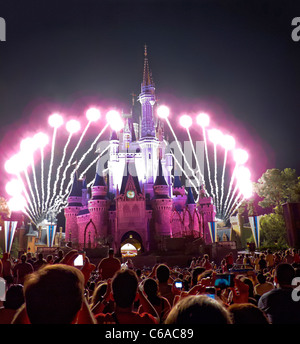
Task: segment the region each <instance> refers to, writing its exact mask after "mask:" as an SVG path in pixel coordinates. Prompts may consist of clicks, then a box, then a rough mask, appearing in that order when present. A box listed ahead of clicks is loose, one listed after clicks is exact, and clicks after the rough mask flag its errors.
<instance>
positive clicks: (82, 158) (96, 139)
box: [63, 123, 109, 198]
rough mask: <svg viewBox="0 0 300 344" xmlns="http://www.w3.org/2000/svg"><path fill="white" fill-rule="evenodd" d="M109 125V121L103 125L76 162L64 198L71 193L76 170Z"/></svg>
mask: <svg viewBox="0 0 300 344" xmlns="http://www.w3.org/2000/svg"><path fill="white" fill-rule="evenodd" d="M108 126H109V124H108V123H106V125H105V126H104V127H103V129H102V130H101V132H100V133H99V134H98V136H97V137H96V138H95V140H94V141H93V142H92V144H91V146H90V148H89V149H88V150H87V151H86V152H85V153H84V154H83V156H82V157H81V159H80V160H79V162H78V163H77V164H76V167H75V168H74V170H73V171H72V173H71V175H70V181H69V184H68V186H67V188H66V192H65V194H64V195H63V198H65V197H66V196H67V195H68V194H69V189H70V187H71V186H72V183H73V177H74V174H75V172H76V171H77V170H78V168H79V167H80V165H81V164H82V162H83V161H84V159H85V158H86V156H87V155H88V153H90V152H91V150H92V149H93V147H94V146H95V144H96V143H97V142H98V140H99V139H100V137H101V136H102V134H103V133H104V132H105V130H106V129H107V127H108Z"/></svg>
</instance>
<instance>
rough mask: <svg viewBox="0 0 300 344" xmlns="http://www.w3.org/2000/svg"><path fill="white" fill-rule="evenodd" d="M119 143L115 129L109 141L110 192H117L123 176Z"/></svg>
mask: <svg viewBox="0 0 300 344" xmlns="http://www.w3.org/2000/svg"><path fill="white" fill-rule="evenodd" d="M119 145H120V141H119V139H118V136H117V133H116V131H115V130H113V132H112V134H111V137H110V142H109V147H110V148H109V161H108V165H107V167H108V170H109V182H108V184H109V192H111V193H115V192H116V190H117V186H118V182H119V183H120V182H121V176H120V177H119V178H117V177H118V176H119V174H120V173H118V171H119V155H118V154H119Z"/></svg>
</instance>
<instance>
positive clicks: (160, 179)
mask: <svg viewBox="0 0 300 344" xmlns="http://www.w3.org/2000/svg"><path fill="white" fill-rule="evenodd" d="M154 185H168V184H167V182H166V179H165V177H164V175H163V171H162V164H161V159H159V160H158V174H157V177H156V179H155V183H154Z"/></svg>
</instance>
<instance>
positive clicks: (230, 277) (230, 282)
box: [215, 274, 234, 289]
mask: <svg viewBox="0 0 300 344" xmlns="http://www.w3.org/2000/svg"><path fill="white" fill-rule="evenodd" d="M233 286H234V274H217V275H216V280H215V287H216V288H220V289H226V288H230V287H233Z"/></svg>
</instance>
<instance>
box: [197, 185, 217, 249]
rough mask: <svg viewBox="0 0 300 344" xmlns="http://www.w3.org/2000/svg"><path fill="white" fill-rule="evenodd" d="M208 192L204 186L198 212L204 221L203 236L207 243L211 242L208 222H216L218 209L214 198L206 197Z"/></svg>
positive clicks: (201, 190)
mask: <svg viewBox="0 0 300 344" xmlns="http://www.w3.org/2000/svg"><path fill="white" fill-rule="evenodd" d="M205 195H206V192H205V189H204V186H203V185H202V186H201V189H200V195H199V199H198V210H199V213H200V214H201V216H202V219H203V228H202V231H203V236H204V239H205V242H206V243H210V242H211V236H210V231H209V227H208V222H211V221H215V216H216V208H215V206H214V204H213V199H212V197H205Z"/></svg>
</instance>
